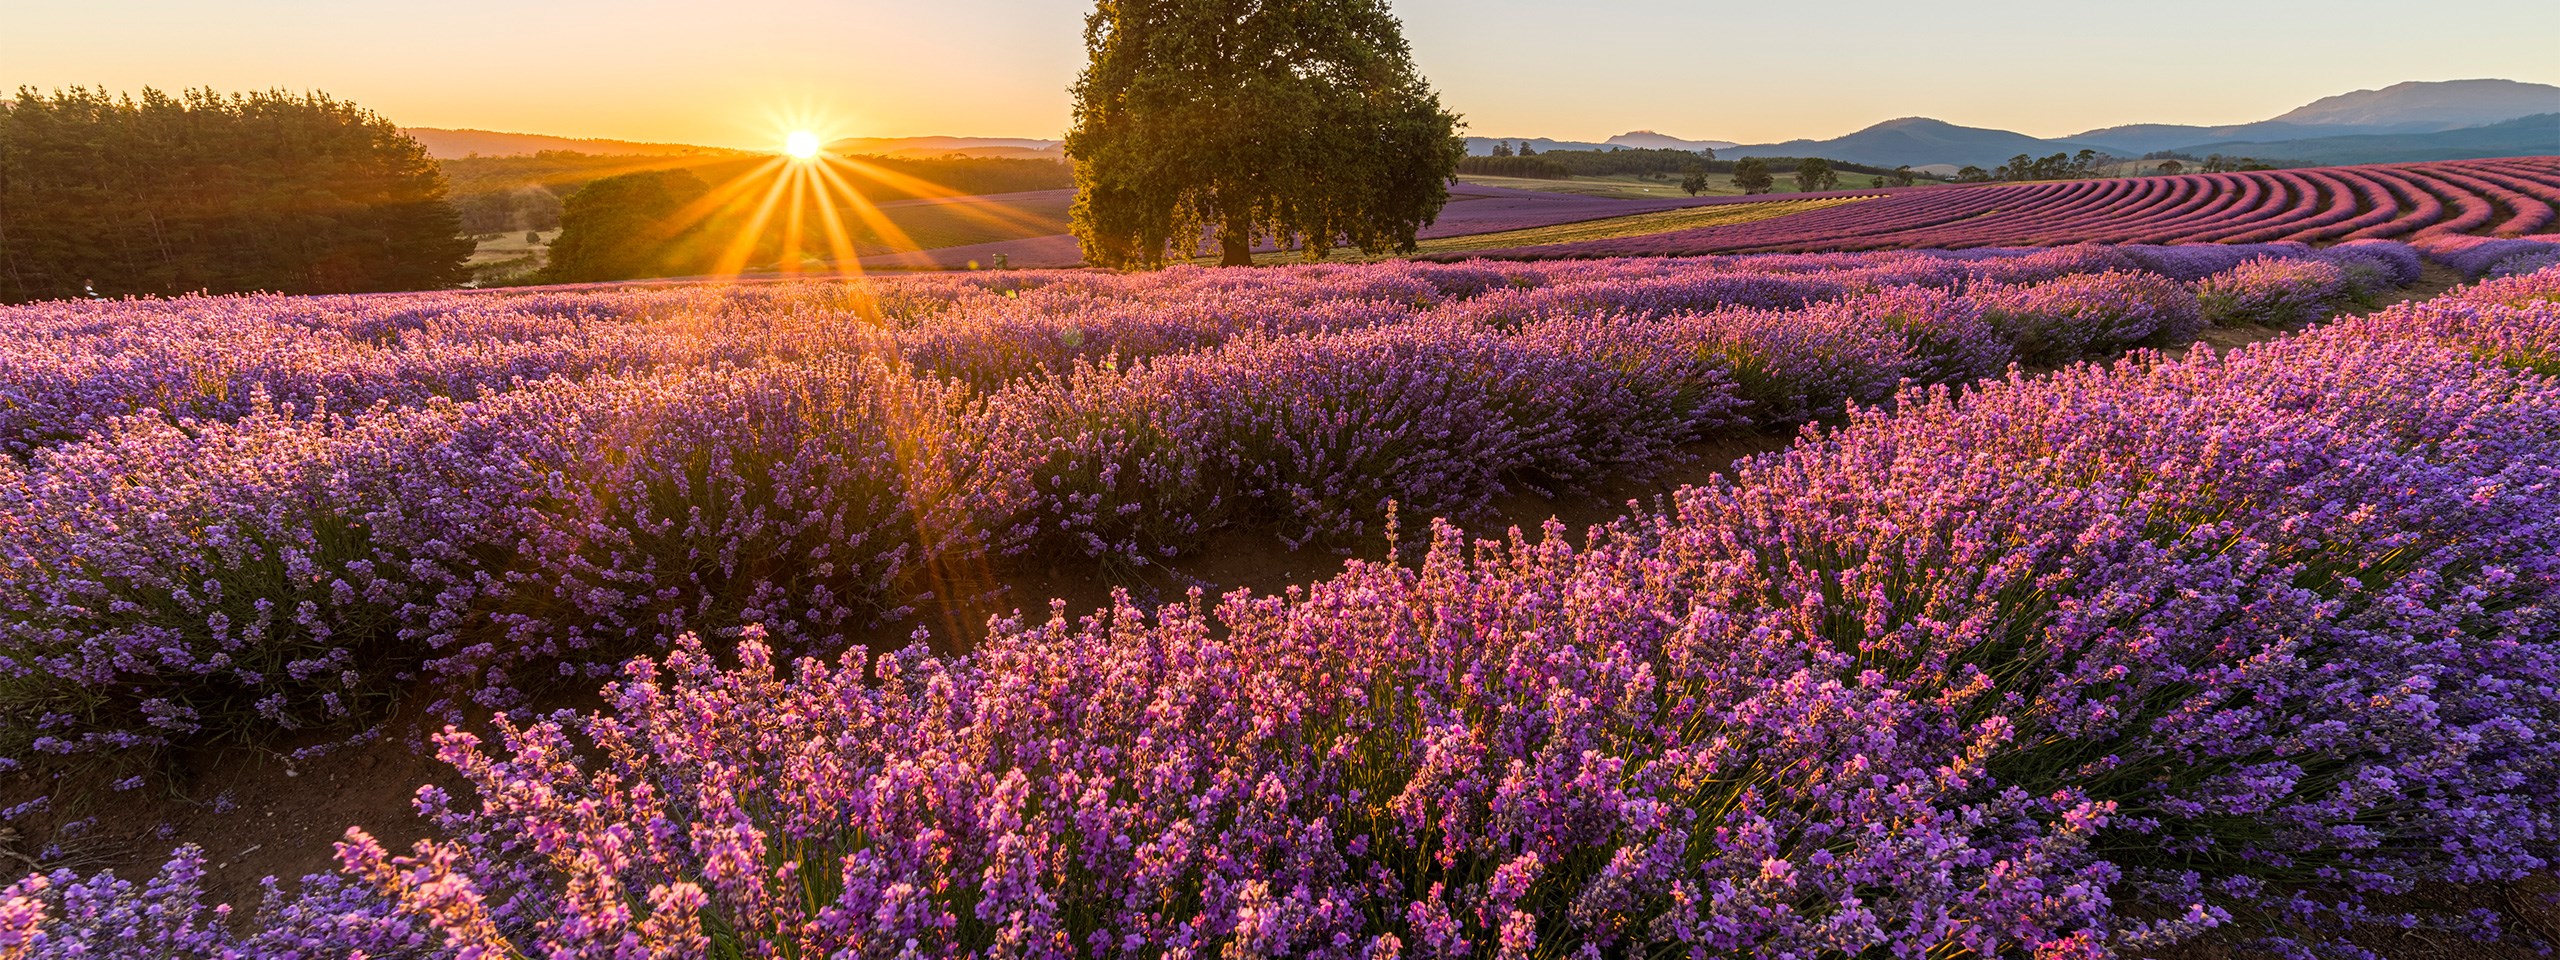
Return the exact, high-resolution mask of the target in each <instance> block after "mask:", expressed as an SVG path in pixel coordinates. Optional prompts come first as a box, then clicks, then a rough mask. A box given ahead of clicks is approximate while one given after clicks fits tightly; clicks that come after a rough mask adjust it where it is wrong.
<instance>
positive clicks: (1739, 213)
mask: <svg viewBox="0 0 2560 960" xmlns="http://www.w3.org/2000/svg"><path fill="white" fill-rule="evenodd" d="M1873 199H1875V198H1874V197H1823V198H1820V199H1814V200H1770V201H1766V202H1762V203H1725V204H1716V205H1714V206H1705V207H1683V208H1680V209H1678V210H1657V211H1654V212H1652V213H1638V214H1631V215H1629V216H1624V217H1610V218H1608V219H1605V220H1583V221H1578V222H1575V223H1559V224H1555V225H1553V226H1546V227H1529V228H1527V229H1522V230H1502V231H1498V232H1494V233H1471V234H1466V235H1464V236H1456V237H1436V238H1433V239H1429V240H1424V241H1422V249H1420V250H1418V251H1415V253H1416V254H1417V255H1418V254H1426V253H1464V252H1466V251H1469V250H1500V249H1508V248H1512V247H1543V246H1547V245H1550V244H1559V243H1581V242H1583V241H1587V240H1617V239H1621V238H1624V237H1641V236H1649V235H1652V234H1656V233H1672V232H1675V231H1680V230H1695V229H1698V228H1700V227H1720V226H1727V225H1730V224H1736V223H1750V222H1752V221H1754V220H1767V219H1770V218H1772V217H1783V216H1786V215H1788V214H1791V213H1804V212H1807V211H1811V210H1820V209H1823V208H1825V207H1836V206H1839V205H1841V204H1845V203H1856V202H1858V201H1861V200H1873ZM1304 259H1305V258H1304V255H1303V254H1301V253H1299V252H1298V251H1294V250H1278V251H1273V252H1270V253H1264V254H1257V255H1255V256H1254V258H1253V260H1254V262H1255V263H1256V264H1263V265H1274V264H1289V263H1300V262H1303V261H1304ZM1325 259H1327V260H1337V261H1338V260H1366V259H1371V258H1367V257H1362V256H1360V255H1359V253H1358V251H1342V250H1337V251H1334V253H1333V254H1332V255H1331V256H1328V257H1326V258H1325Z"/></svg>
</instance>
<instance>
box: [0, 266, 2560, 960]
mask: <svg viewBox="0 0 2560 960" xmlns="http://www.w3.org/2000/svg"><path fill="white" fill-rule="evenodd" d="M2461 282H2462V278H2461V277H2460V276H2459V275H2458V274H2455V273H2454V272H2453V271H2451V270H2449V269H2446V268H2443V267H2439V266H2434V265H2430V266H2429V267H2428V268H2427V275H2426V276H2425V278H2424V279H2422V280H2421V281H2420V282H2419V283H2418V284H2417V285H2416V286H2413V287H2411V288H2409V289H2408V290H2406V291H2402V292H2401V293H2400V294H2399V295H2398V296H2395V297H2394V298H2392V299H2390V300H2388V301H2386V302H2385V303H2384V304H2381V305H2379V306H2377V307H2375V308H2374V309H2380V308H2381V306H2388V305H2389V304H2392V303H2399V302H2403V301H2407V300H2418V299H2425V298H2428V297H2432V296H2435V295H2437V294H2439V293H2442V292H2444V291H2445V290H2448V289H2451V288H2452V287H2454V286H2456V285H2459V284H2460V283H2461ZM2360 312H2361V311H2360ZM2285 333H2287V331H2284V330H2278V329H2273V328H2266V327H2247V328H2217V329H2214V330H2211V331H2208V332H2207V333H2206V334H2205V335H2204V336H2203V337H2202V338H2201V340H2200V342H2198V343H2197V344H2195V345H2193V346H2191V347H2188V348H2184V349H2181V350H2177V351H2172V353H2173V354H2183V353H2185V352H2186V351H2187V350H2192V349H2208V350H2213V351H2216V352H2219V351H2222V350H2228V349H2231V348H2234V347H2238V346H2243V345H2246V344H2250V343H2256V342H2260V341H2263V340H2269V339H2273V338H2275V337H2279V336H2283V335H2284V334H2285ZM1793 439H1794V438H1793V436H1792V435H1791V434H1790V435H1776V434H1770V435H1755V436H1744V437H1738V438H1728V439H1721V440H1716V441H1709V442H1703V443H1696V444H1690V445H1688V446H1685V447H1683V448H1681V449H1680V450H1679V451H1677V456H1676V457H1675V458H1674V460H1675V461H1676V462H1675V463H1673V464H1672V465H1670V466H1668V467H1665V468H1662V469H1658V470H1655V471H1652V472H1650V473H1648V474H1643V475H1635V474H1626V475H1618V476H1612V477H1606V478H1603V479H1601V480H1600V481H1598V482H1596V483H1592V484H1589V485H1586V486H1583V487H1580V488H1573V489H1566V490H1561V491H1555V492H1549V493H1540V492H1536V491H1532V490H1526V489H1523V490H1515V491H1514V492H1512V493H1511V494H1509V495H1507V496H1505V497H1502V498H1500V499H1499V500H1497V501H1496V502H1495V503H1494V505H1493V509H1492V511H1491V514H1492V515H1491V516H1487V517H1476V518H1469V519H1470V520H1472V521H1474V522H1471V523H1469V524H1468V526H1469V527H1470V528H1473V529H1486V530H1490V529H1499V528H1502V527H1506V526H1518V527H1520V528H1522V529H1529V530H1534V529H1535V528H1536V527H1537V526H1538V525H1539V524H1540V523H1542V522H1544V521H1545V520H1546V519H1547V518H1549V517H1553V518H1556V519H1557V520H1560V521H1562V522H1563V523H1564V524H1565V525H1566V527H1567V528H1568V529H1571V530H1574V531H1577V532H1579V531H1585V530H1587V529H1588V528H1590V527H1592V526H1595V525H1601V524H1606V523H1608V522H1610V521H1613V520H1615V519H1617V518H1619V517H1622V516H1625V515H1626V514H1627V513H1628V512H1629V511H1630V510H1631V509H1637V508H1643V507H1649V506H1653V505H1655V504H1657V503H1659V502H1660V501H1661V498H1665V497H1667V496H1668V495H1670V494H1671V493H1672V492H1674V491H1676V490H1678V489H1679V488H1681V487H1683V486H1687V485H1692V484H1697V483H1701V482H1704V481H1706V480H1708V479H1710V478H1712V477H1715V476H1719V475H1724V474H1728V473H1730V471H1731V470H1732V468H1733V465H1734V464H1735V463H1736V462H1738V461H1740V460H1742V459H1745V458H1748V457H1750V456H1754V455H1757V454H1761V453H1767V452H1771V451H1775V450H1780V449H1783V448H1785V447H1786V446H1787V445H1788V444H1789V443H1791V442H1792V441H1793ZM1408 538H1409V537H1408ZM1383 546H1384V543H1383V540H1381V542H1380V543H1378V544H1375V545H1365V546H1364V547H1363V548H1362V549H1361V550H1360V551H1358V555H1360V556H1364V557H1368V558H1369V559H1377V555H1379V554H1382V553H1383V552H1384V551H1383ZM1350 555H1352V552H1351V551H1327V550H1323V549H1319V548H1309V549H1303V550H1290V549H1288V548H1287V547H1286V546H1285V545H1283V544H1281V543H1280V542H1279V541H1278V540H1277V539H1276V538H1275V537H1273V536H1272V535H1270V534H1269V533H1267V532H1254V531H1230V532H1227V533H1223V534H1220V535H1217V536H1215V537H1213V538H1212V539H1211V540H1210V541H1209V542H1208V543H1207V544H1205V545H1204V546H1203V547H1201V548H1200V549H1198V550H1197V551H1194V552H1193V553H1192V554H1190V555H1188V556H1186V557H1185V558H1183V559H1181V560H1180V561H1177V562H1175V563H1173V564H1170V565H1167V566H1159V567H1149V568H1138V569H1132V568H1129V567H1126V566H1118V567H1105V566H1102V565H1099V564H1080V563H1073V562H1058V563H1054V564H1049V565H1044V566H1041V567H1039V568H1036V569H1014V570H1004V571H995V570H986V571H976V572H973V573H971V574H969V575H967V576H963V577H960V578H958V579H959V580H960V581H961V584H962V585H961V587H960V589H957V590H955V591H953V593H955V594H956V595H960V596H966V597H970V598H972V599H970V600H968V601H966V602H961V603H954V604H951V605H949V606H947V607H944V608H941V609H938V610H933V611H928V612H927V614H926V615H925V616H924V617H922V618H921V619H923V620H925V621H926V622H928V623H929V624H931V625H932V626H933V627H935V628H936V629H935V635H936V637H937V638H945V637H954V636H957V637H962V638H964V639H963V640H962V641H961V645H964V646H965V645H966V643H967V642H968V641H970V640H974V639H975V637H974V635H976V634H980V633H982V632H983V629H984V627H983V624H984V623H985V620H986V618H987V617H988V616H989V615H991V614H996V613H1000V612H1006V611H1012V610H1021V611H1024V612H1025V613H1027V614H1029V615H1030V616H1031V617H1033V618H1035V619H1036V618H1042V617H1045V616H1046V612H1045V610H1046V607H1047V599H1048V598H1051V597H1055V598H1060V599H1062V600H1064V601H1065V602H1066V605H1067V610H1068V612H1069V613H1070V614H1078V613H1084V612H1090V611H1093V610H1097V609H1102V608H1106V607H1108V606H1109V605H1110V603H1111V595H1112V592H1113V591H1114V590H1115V589H1119V590H1126V591H1128V592H1129V594H1130V596H1131V599H1132V600H1133V601H1135V602H1137V603H1138V604H1139V605H1141V606H1142V607H1152V606H1154V605H1158V604H1163V603H1171V602H1176V601H1179V600H1180V599H1182V597H1183V596H1184V595H1185V594H1186V593H1187V592H1188V591H1190V590H1192V589H1195V588H1196V589H1200V590H1202V591H1203V592H1204V593H1206V594H1208V595H1211V596H1216V595H1219V594H1222V593H1225V592H1227V591H1231V590H1234V589H1238V588H1248V589H1251V590H1253V591H1255V592H1256V593H1273V592H1277V591H1279V590H1281V589H1283V588H1285V587H1287V586H1288V585H1290V584H1296V583H1304V582H1307V581H1309V580H1314V579H1319V578H1322V577H1325V576H1328V575H1330V574H1332V573H1333V572H1335V571H1337V570H1339V569H1340V568H1341V565H1342V563H1343V562H1344V561H1345V560H1346V559H1347V557H1348V556H1350ZM912 629H913V626H912V624H910V625H904V626H900V627H896V628H890V629H883V630H878V631H873V632H870V633H866V634H861V635H857V636H855V637H852V638H850V639H851V640H852V641H853V642H856V643H861V644H864V645H867V646H871V647H874V648H882V647H889V646H897V645H900V644H902V643H903V642H905V640H906V638H907V637H908V636H909V631H911V630H912ZM949 642H950V641H948V640H940V641H939V642H938V643H937V645H938V646H941V645H946V644H948V643H949ZM541 699H542V700H543V701H544V702H543V703H542V704H541V705H540V706H541V708H542V709H544V710H546V711H547V710H556V709H562V708H574V709H592V708H593V707H595V706H596V705H597V704H596V700H595V697H594V694H593V692H592V690H591V689H585V688H580V689H575V690H572V689H562V690H560V691H556V692H555V693H554V694H552V695H548V696H544V697H542V698H541ZM381 729H382V730H383V731H384V734H383V735H382V736H379V737H377V738H375V739H373V740H371V741H369V742H365V743H358V744H351V745H346V746H342V747H339V748H337V749H335V750H334V751H332V752H330V753H329V754H327V755H325V756H322V757H319V758H316V759H309V760H305V761H303V762H301V763H299V764H296V763H293V762H290V761H288V760H287V759H286V757H285V755H284V754H283V753H280V752H277V751H276V750H275V749H274V748H260V749H250V748H240V747H233V748H226V749H212V750H203V751H198V752H196V753H194V754H190V755H184V756H179V757H174V758H171V759H170V761H169V763H168V764H167V767H166V769H165V770H164V771H163V778H164V780H165V785H163V784H155V785H154V786H153V787H150V788H146V789H145V790H140V791H135V792H133V793H131V794H113V795H108V796H110V797H111V799H108V800H105V801H102V802H98V803H96V804H94V805H93V806H92V807H88V808H82V809H75V810H67V811H65V812H64V813H62V814H60V815H57V816H55V817H52V818H49V819H52V820H54V821H56V822H59V821H61V820H65V819H70V818H72V817H75V816H87V815H96V816H98V817H99V819H100V821H101V824H100V826H99V827H98V828H96V829H95V830H94V831H93V832H92V833H91V834H90V835H89V836H87V837H85V838H83V839H82V840H80V841H79V842H77V843H75V844H68V845H67V846H69V847H70V848H71V849H70V851H69V854H70V855H69V856H66V857H62V858H59V859H56V860H54V861H50V862H48V863H46V864H45V866H46V867H47V868H48V869H50V868H54V867H63V866H68V867H72V868H74V869H81V870H92V869H97V868H100V867H108V868H113V869H115V870H116V871H117V873H118V874H119V875H122V876H126V877H139V876H144V875H147V874H149V873H150V872H152V871H154V870H156V869H157V867H158V865H159V864H160V862H161V861H162V860H164V859H165V858H166V856H167V852H168V850H169V849H170V848H171V847H173V846H175V845H177V844H179V843H195V844H197V845H199V846H202V847H203V848H204V849H205V853H206V859H207V868H208V872H207V876H206V878H205V886H206V892H207V895H208V898H209V899H210V900H211V901H212V902H223V903H233V904H237V905H240V906H241V907H242V909H241V910H239V911H238V914H237V915H239V916H241V917H243V918H244V919H245V918H246V916H247V915H248V914H249V913H250V912H251V911H249V910H248V909H247V907H248V906H249V905H252V904H254V903H256V901H257V899H258V896H259V884H260V880H261V879H262V878H264V877H268V876H278V877H286V878H291V877H298V876H301V875H304V874H309V873H324V872H331V871H334V870H335V868H336V864H335V860H334V856H333V853H332V849H331V846H330V845H331V843H333V842H334V841H337V840H339V839H341V838H342V837H343V835H344V834H345V832H346V829H347V827H349V826H350V825H360V826H362V827H364V828H365V829H366V830H368V831H370V832H372V833H373V834H374V835H375V836H376V837H377V838H379V839H380V840H382V841H383V843H384V845H385V846H388V847H391V848H393V849H395V850H396V849H400V848H403V847H405V846H407V845H408V844H410V843H411V842H413V841H415V840H416V839H418V838H420V837H422V836H424V835H425V834H426V832H427V831H426V825H425V824H424V823H423V822H421V821H420V819H419V818H418V817H417V816H416V815H415V814H414V812H413V810H412V807H411V800H412V798H413V797H414V796H415V795H416V792H417V790H418V788H419V787H420V786H421V785H425V784H434V785H438V786H442V787H445V788H446V789H450V790H457V791H458V790H460V789H461V788H462V785H461V784H460V783H459V782H457V781H456V780H455V779H454V778H453V777H452V775H451V772H450V770H449V768H447V767H446V766H445V765H444V764H442V763H441V762H439V761H437V760H436V759H435V758H434V757H433V756H431V755H430V754H429V752H428V747H427V744H426V734H427V733H428V732H429V731H430V730H431V729H432V727H431V726H430V725H428V724H423V723H421V722H419V721H418V719H417V718H415V717H411V716H400V717H394V718H393V719H392V720H391V721H389V722H387V723H386V724H385V725H384V726H383V727H382V728H381ZM217 798H220V801H219V802H218V801H217ZM42 819H45V818H40V819H39V825H41V824H42ZM32 847H33V845H32V844H30V843H28V842H27V841H25V840H23V839H22V838H18V837H16V836H15V835H13V834H10V833H7V832H5V831H0V875H6V874H8V873H10V872H12V871H14V870H16V869H20V868H22V867H24V866H26V865H27V864H28V863H29V862H31V861H30V860H29V859H28V858H29V856H30V855H31V853H32ZM2555 897H2560V883H2555V882H2554V881H2553V880H2552V879H2551V878H2548V877H2544V878H2537V879H2536V880H2533V881H2529V882H2526V883H2521V884H2504V885H2488V886H2481V887H2468V888H2452V889H2444V890H2434V891H2429V896H2428V897H2427V899H2428V900H2430V901H2431V902H2436V903H2452V904H2455V905H2458V906H2460V907H2463V908H2482V909H2488V910H2492V911H2494V912H2496V913H2498V914H2499V915H2500V916H2501V918H2502V920H2503V922H2504V923H2505V924H2506V926H2507V927H2508V928H2509V929H2510V930H2512V931H2515V932H2519V933H2527V934H2531V935H2538V936H2540V937H2542V938H2543V939H2546V940H2549V941H2552V942H2555V943H2560V900H2555V899H2554V898H2555ZM2356 939H2357V940H2358V942H2359V943H2361V944H2362V945H2364V946H2365V947H2367V948H2368V949H2372V950H2374V951H2375V952H2377V953H2380V954H2381V955H2383V956H2385V957H2391V958H2395V960H2403V958H2405V960H2523V958H2528V957H2537V956H2542V955H2541V954H2537V953H2535V952H2534V951H2533V950H2531V949H2529V948H2527V947H2525V946H2523V945H2520V944H2518V943H2515V942H2513V939H2512V938H2511V939H2510V940H2509V941H2508V942H2504V943H2498V944H2480V943H2475V942H2472V941H2470V940H2468V939H2466V938H2463V937H2461V936H2458V935H2453V934H2444V933H2432V932H2411V931H2378V932H2375V933H2372V934H2369V935H2360V936H2358V937H2357V938H2356ZM2236 955H2237V954H2235V953H2234V951H2232V950H2231V949H2229V948H2228V947H2226V946H2223V945H2221V944H2217V943H2212V942H2203V943H2192V944H2184V945H2181V946H2179V947H2178V948H2176V949H2173V950H2169V951H2164V952H2161V953H2159V954H2157V955H2156V956H2157V957H2159V958H2160V960H2227V958H2231V957H2234V956H2236Z"/></svg>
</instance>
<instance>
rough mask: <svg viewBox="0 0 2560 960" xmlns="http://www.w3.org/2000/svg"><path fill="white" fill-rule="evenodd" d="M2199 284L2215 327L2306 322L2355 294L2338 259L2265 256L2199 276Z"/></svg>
mask: <svg viewBox="0 0 2560 960" xmlns="http://www.w3.org/2000/svg"><path fill="white" fill-rule="evenodd" d="M2195 289H2196V300H2197V302H2199V303H2201V304H2202V305H2203V307H2204V318H2205V320H2206V321H2208V322H2210V323H2212V324H2214V325H2215V326H2248V325H2256V326H2262V327H2295V326H2300V325H2302V324H2305V323H2310V322H2311V321H2314V320H2318V319H2321V318H2323V317H2326V316H2328V315H2329V311H2330V310H2331V309H2332V308H2334V307H2336V306H2337V305H2338V304H2339V303H2340V302H2341V301H2343V300H2345V299H2347V298H2348V296H2349V295H2350V293H2351V288H2350V287H2349V286H2348V285H2347V274H2346V271H2345V270H2342V269H2340V268H2339V267H2338V266H2337V265H2336V264H2332V263H2326V262H2322V261H2319V260H2277V259H2272V258H2265V257H2261V258H2258V259H2255V260H2249V261H2247V262H2244V263H2242V264H2240V265H2239V266H2236V267H2233V268H2231V269H2229V270H2225V271H2223V272H2221V273H2217V274H2214V275H2213V276H2210V277H2206V278H2204V279H2203V280H2199V281H2197V282H2196V288H2195Z"/></svg>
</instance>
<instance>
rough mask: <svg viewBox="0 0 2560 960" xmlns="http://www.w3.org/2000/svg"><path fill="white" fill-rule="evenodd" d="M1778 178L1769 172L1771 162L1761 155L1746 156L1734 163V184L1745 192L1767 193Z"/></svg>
mask: <svg viewBox="0 0 2560 960" xmlns="http://www.w3.org/2000/svg"><path fill="white" fill-rule="evenodd" d="M1777 183H1778V178H1776V177H1774V176H1771V175H1770V173H1769V162H1768V161H1766V160H1762V159H1760V158H1759V157H1744V158H1742V159H1740V160H1736V161H1734V163H1733V185H1734V186H1736V187H1739V188H1741V190H1742V192H1744V193H1747V194H1748V193H1767V192H1769V188H1771V187H1774V186H1776V185H1777Z"/></svg>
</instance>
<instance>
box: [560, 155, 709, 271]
mask: <svg viewBox="0 0 2560 960" xmlns="http://www.w3.org/2000/svg"><path fill="white" fill-rule="evenodd" d="M710 189H711V188H710V186H709V185H707V184H704V183H703V182H702V178H701V177H697V176H694V175H693V172H692V171H690V170H643V171H640V172H638V173H626V174H622V175H620V176H614V177H606V178H604V179H602V180H598V181H595V182H594V183H590V184H587V185H586V186H585V187H583V188H581V189H580V190H579V191H578V192H576V193H573V194H570V195H569V199H568V200H567V201H565V202H564V203H562V205H561V212H560V236H559V237H557V238H555V239H553V240H552V241H551V261H550V263H549V264H548V265H547V266H545V267H544V268H543V271H542V279H543V280H545V281H547V282H552V283H578V282H584V281H593V280H629V279H633V278H638V277H670V276H682V275H685V274H692V273H704V272H708V271H710V270H711V269H712V259H713V256H712V253H713V252H712V251H710V250H709V249H707V247H706V237H707V236H709V235H710V233H711V232H710V231H706V230H703V229H701V228H702V227H703V226H704V223H703V220H702V218H694V220H693V222H690V223H688V222H686V221H685V220H683V219H681V218H679V217H678V216H677V214H679V213H681V212H683V211H685V209H686V208H687V207H689V206H692V205H693V204H694V203H695V201H698V200H701V199H702V197H703V195H704V194H706V193H709V192H710Z"/></svg>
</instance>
